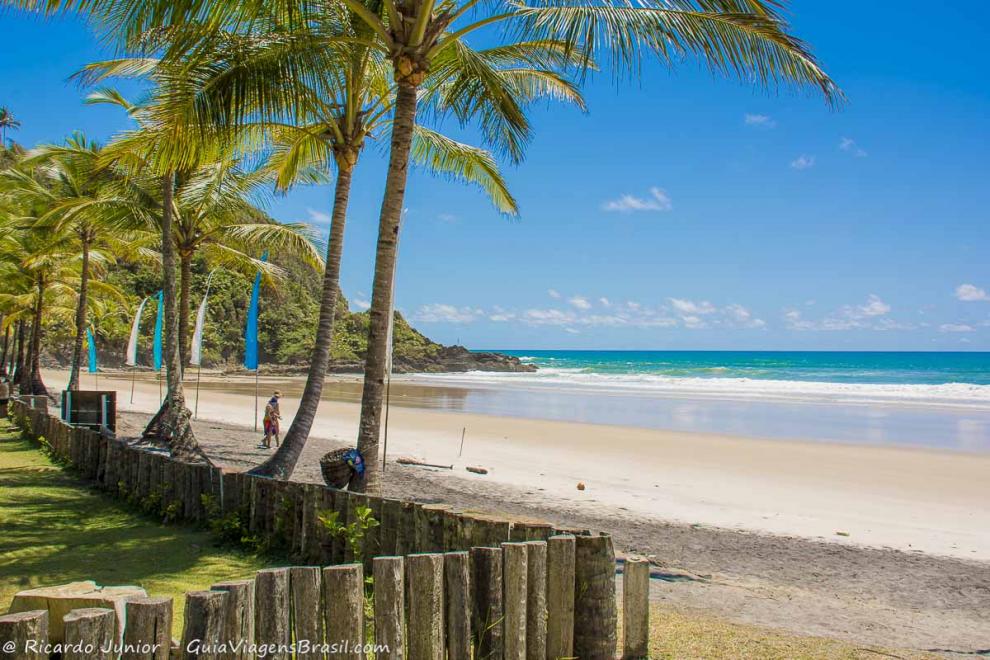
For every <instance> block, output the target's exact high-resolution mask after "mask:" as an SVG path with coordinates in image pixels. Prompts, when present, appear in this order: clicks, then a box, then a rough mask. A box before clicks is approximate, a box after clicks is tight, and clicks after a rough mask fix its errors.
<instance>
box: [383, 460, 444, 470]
mask: <svg viewBox="0 0 990 660" xmlns="http://www.w3.org/2000/svg"><path fill="white" fill-rule="evenodd" d="M395 462H396V463H398V464H399V465H415V466H416V467H429V468H437V469H440V470H453V469H454V466H453V465H437V464H435V463H424V462H423V461H419V460H416V459H415V458H397V459H395Z"/></svg>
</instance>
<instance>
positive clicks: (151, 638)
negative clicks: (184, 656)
mask: <svg viewBox="0 0 990 660" xmlns="http://www.w3.org/2000/svg"><path fill="white" fill-rule="evenodd" d="M124 611H125V617H124V620H125V621H126V622H127V625H126V627H125V628H124V648H123V650H122V653H121V655H120V658H121V660H149V659H150V660H168V655H169V650H170V649H171V647H172V599H171V598H133V599H131V600H129V601H127V603H126V604H125V605H124Z"/></svg>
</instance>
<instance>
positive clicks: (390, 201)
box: [351, 81, 418, 492]
mask: <svg viewBox="0 0 990 660" xmlns="http://www.w3.org/2000/svg"><path fill="white" fill-rule="evenodd" d="M417 87H418V86H417V85H415V84H413V83H410V82H408V81H400V82H399V84H398V91H397V93H396V97H395V116H394V118H393V120H392V144H391V146H390V152H389V162H388V176H387V177H386V179H385V195H384V198H383V199H382V210H381V214H380V215H379V218H378V248H377V251H376V253H375V280H374V285H373V288H372V292H371V309H370V310H369V312H368V316H369V324H368V350H367V353H366V354H365V358H364V390H363V392H362V393H361V423H360V426H359V427H358V441H357V448H358V451H360V452H361V455H362V456H363V457H364V465H365V471H364V477H363V478H362V479H355V480H354V481H352V482H351V489H352V490H357V491H359V492H377V491H378V490H379V481H380V474H379V468H378V463H379V461H378V440H379V437H380V436H381V420H382V399H383V397H384V393H385V368H386V366H387V364H388V351H389V346H388V328H389V323H390V322H391V320H392V319H391V318H390V317H391V316H392V296H393V294H394V292H393V291H392V283H393V281H394V279H395V278H394V273H395V257H396V251H397V250H398V247H399V225H400V223H401V221H402V204H403V202H404V201H405V195H406V178H407V175H408V171H409V150H410V147H411V146H412V136H413V129H414V128H415V126H416V90H417Z"/></svg>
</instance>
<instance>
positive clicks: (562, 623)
mask: <svg viewBox="0 0 990 660" xmlns="http://www.w3.org/2000/svg"><path fill="white" fill-rule="evenodd" d="M574 544H575V541H574V537H573V536H571V535H570V534H566V535H558V536H551V537H550V538H549V539H547V657H548V658H570V657H573V655H574Z"/></svg>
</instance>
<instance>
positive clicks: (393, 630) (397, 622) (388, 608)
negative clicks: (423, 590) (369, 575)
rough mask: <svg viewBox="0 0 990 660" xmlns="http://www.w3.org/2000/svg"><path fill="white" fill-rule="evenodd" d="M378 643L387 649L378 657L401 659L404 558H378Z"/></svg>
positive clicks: (402, 645)
mask: <svg viewBox="0 0 990 660" xmlns="http://www.w3.org/2000/svg"><path fill="white" fill-rule="evenodd" d="M373 570H374V576H375V594H374V598H375V644H376V645H378V646H379V647H382V648H385V649H388V650H387V651H384V652H381V653H379V654H378V655H377V656H376V660H377V659H378V658H380V659H381V660H402V658H404V657H405V654H404V652H403V649H404V640H405V636H404V635H403V622H404V621H405V614H404V612H405V608H404V605H405V575H404V567H403V559H402V557H375V559H374V562H373Z"/></svg>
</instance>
